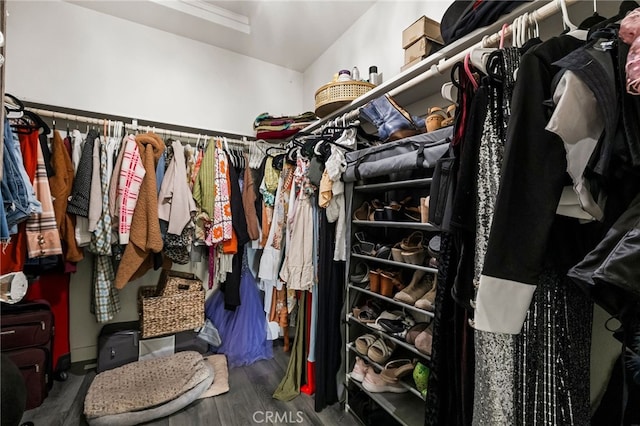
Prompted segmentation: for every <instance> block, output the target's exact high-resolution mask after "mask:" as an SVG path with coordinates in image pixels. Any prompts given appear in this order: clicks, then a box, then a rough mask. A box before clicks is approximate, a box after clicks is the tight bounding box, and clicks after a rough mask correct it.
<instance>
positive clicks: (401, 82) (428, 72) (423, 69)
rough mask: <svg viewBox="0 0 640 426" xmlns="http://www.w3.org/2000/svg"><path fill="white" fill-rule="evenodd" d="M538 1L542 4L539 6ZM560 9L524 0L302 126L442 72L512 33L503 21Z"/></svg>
mask: <svg viewBox="0 0 640 426" xmlns="http://www.w3.org/2000/svg"><path fill="white" fill-rule="evenodd" d="M563 1H564V3H565V7H566V6H570V5H572V4H574V3H577V2H579V1H580V0H563ZM540 3H545V4H544V5H543V6H541V7H540ZM561 11H562V5H561V2H560V1H558V0H551V1H548V2H547V1H546V0H536V1H533V2H531V3H526V4H524V5H523V6H521V7H520V8H518V9H516V10H515V11H514V12H512V13H510V14H509V15H506V16H503V17H501V18H500V20H499V21H498V22H495V23H493V24H492V25H490V26H488V27H486V28H480V29H478V30H475V31H474V32H472V33H471V34H469V35H467V36H465V37H463V38H462V39H460V40H457V41H456V42H455V43H453V44H451V45H449V46H445V47H444V48H443V49H441V50H439V51H438V52H436V53H435V54H433V55H431V56H429V57H427V58H426V59H425V60H423V61H421V62H419V63H418V64H416V65H414V66H413V67H411V68H409V69H408V70H406V71H404V72H402V73H400V74H398V75H397V76H395V77H394V78H392V79H390V80H388V81H386V82H384V83H383V84H381V85H379V86H377V87H376V88H374V89H372V90H370V91H369V92H367V93H365V94H364V95H362V96H360V97H359V98H357V99H354V100H353V101H352V102H351V103H350V104H349V105H346V106H344V107H342V108H340V109H338V110H337V111H335V112H334V113H333V114H331V115H329V116H328V117H325V118H323V119H322V120H318V121H317V122H315V123H313V124H310V125H309V126H307V127H306V128H304V130H303V131H305V132H315V131H318V130H319V128H321V127H323V126H326V125H327V122H329V121H333V120H336V119H337V120H338V121H340V120H342V117H343V116H348V114H350V113H352V112H354V111H356V110H359V108H360V107H362V106H363V105H365V104H366V103H367V102H369V101H370V100H372V99H375V98H378V97H380V96H382V95H384V94H385V93H389V95H391V96H395V95H397V94H398V93H402V92H405V91H407V90H408V89H410V88H412V87H414V86H415V85H417V84H420V83H421V82H424V81H425V80H427V79H429V78H432V77H434V76H436V75H442V74H444V73H445V72H446V71H448V70H450V69H451V68H452V67H453V66H454V65H455V64H456V63H458V62H460V61H462V60H464V57H465V56H466V55H467V53H470V52H471V51H472V50H473V49H477V48H481V47H490V46H495V45H497V44H498V43H499V42H500V37H501V36H502V34H503V32H504V37H508V36H510V35H511V34H512V33H513V30H512V26H511V24H509V25H507V26H506V27H505V29H504V30H502V29H501V28H502V24H503V23H505V22H513V21H514V19H515V18H517V17H519V16H523V15H524V14H525V13H528V14H529V15H528V21H529V22H528V23H529V24H530V25H535V24H536V23H540V22H542V21H544V20H545V19H547V18H549V17H550V16H553V15H556V14H557V13H559V12H561ZM487 32H489V33H490V34H491V35H490V36H488V37H487V36H483V34H486V33H487ZM478 39H481V40H480V41H477V42H476V40H478ZM336 117H338V118H336Z"/></svg>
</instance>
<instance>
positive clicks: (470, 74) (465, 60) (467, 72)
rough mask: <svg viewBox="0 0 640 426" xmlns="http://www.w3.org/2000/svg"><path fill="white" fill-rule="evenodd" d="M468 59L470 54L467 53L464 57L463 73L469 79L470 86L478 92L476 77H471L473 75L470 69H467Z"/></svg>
mask: <svg viewBox="0 0 640 426" xmlns="http://www.w3.org/2000/svg"><path fill="white" fill-rule="evenodd" d="M470 57H471V54H470V53H467V55H466V56H465V57H464V72H465V74H467V77H469V80H471V84H472V85H473V88H474V90H478V87H479V85H478V82H477V81H476V77H475V75H473V73H472V72H471V68H470V67H469V58H470Z"/></svg>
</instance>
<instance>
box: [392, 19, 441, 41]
mask: <svg viewBox="0 0 640 426" xmlns="http://www.w3.org/2000/svg"><path fill="white" fill-rule="evenodd" d="M421 37H427V38H428V39H430V40H433V41H436V42H438V43H440V44H444V40H442V35H440V23H438V22H436V21H434V20H433V19H431V18H427V17H426V16H422V17H420V18H419V19H418V20H417V21H416V22H414V23H413V24H411V25H409V27H408V28H407V29H405V30H404V31H402V48H403V49H406V48H407V47H409V46H411V44H413V43H415V41H416V40H418V39H419V38H421Z"/></svg>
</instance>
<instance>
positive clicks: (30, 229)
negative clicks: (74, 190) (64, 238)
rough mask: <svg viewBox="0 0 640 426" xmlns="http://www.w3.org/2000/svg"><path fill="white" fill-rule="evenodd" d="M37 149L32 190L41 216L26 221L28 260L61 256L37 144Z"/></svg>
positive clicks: (57, 233)
mask: <svg viewBox="0 0 640 426" xmlns="http://www.w3.org/2000/svg"><path fill="white" fill-rule="evenodd" d="M35 146H36V149H37V154H36V155H37V166H36V173H35V179H34V182H33V189H34V191H35V195H36V198H37V199H38V201H40V203H41V204H42V213H41V214H32V215H31V216H30V217H29V219H27V224H26V232H27V250H28V255H29V258H34V257H44V256H53V255H58V254H62V245H61V243H60V233H59V232H58V225H57V224H56V215H55V212H54V210H53V199H52V198H51V190H50V189H49V179H48V178H47V168H46V166H45V164H44V155H43V154H42V148H41V147H40V144H39V143H36V144H35Z"/></svg>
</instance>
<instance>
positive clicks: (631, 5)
mask: <svg viewBox="0 0 640 426" xmlns="http://www.w3.org/2000/svg"><path fill="white" fill-rule="evenodd" d="M638 7H640V4H638V2H637V1H634V0H624V1H623V2H622V3H620V7H619V8H618V13H617V14H616V15H615V16H612V17H611V18H608V19H605V20H604V21H600V22H598V23H597V24H595V25H593V26H592V27H591V28H590V29H589V35H588V39H590V38H591V34H592V33H593V32H594V31H597V30H599V29H600V28H604V27H606V26H607V25H609V24H614V23H616V22H618V21H620V20H622V19H624V17H625V16H627V13H629V12H631V11H632V10H634V9H636V8H638Z"/></svg>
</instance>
